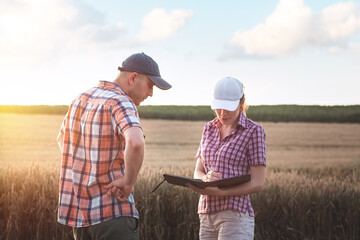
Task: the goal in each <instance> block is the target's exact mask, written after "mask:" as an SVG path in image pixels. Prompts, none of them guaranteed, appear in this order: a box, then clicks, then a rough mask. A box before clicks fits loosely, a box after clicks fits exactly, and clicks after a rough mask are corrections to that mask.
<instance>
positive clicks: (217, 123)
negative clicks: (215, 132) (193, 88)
mask: <svg viewBox="0 0 360 240" xmlns="http://www.w3.org/2000/svg"><path fill="white" fill-rule="evenodd" d="M246 120H247V117H246V116H245V114H244V113H243V112H242V111H241V112H240V117H239V121H238V122H237V126H240V127H243V128H247V127H248V124H247V121H246ZM210 124H211V125H212V126H214V127H217V128H220V127H221V122H220V120H219V119H218V118H215V119H214V120H212V121H211V122H210Z"/></svg>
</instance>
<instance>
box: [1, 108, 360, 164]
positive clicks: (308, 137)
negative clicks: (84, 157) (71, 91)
mask: <svg viewBox="0 0 360 240" xmlns="http://www.w3.org/2000/svg"><path fill="white" fill-rule="evenodd" d="M62 120H63V116H59V115H22V114H0V146H1V149H0V160H1V161H2V162H12V163H16V162H22V163H34V162H35V163H39V162H47V161H54V162H59V158H60V152H59V149H58V146H57V143H56V136H57V133H58V130H59V128H60V125H61V122H62ZM141 122H142V125H143V129H144V133H145V136H146V159H145V164H146V165H150V166H161V167H165V166H181V167H186V166H189V167H193V166H194V155H195V153H196V151H197V148H198V144H199V142H200V138H201V133H202V130H203V127H204V124H205V122H191V121H166V120H146V119H144V120H142V121H141ZM261 125H262V126H263V127H264V129H265V132H266V135H267V160H268V165H269V168H286V169H287V168H292V169H296V168H304V167H306V168H322V167H333V166H349V165H351V166H354V165H356V166H358V165H359V163H360V124H334V123H326V124H325V123H324V124H322V123H268V122H265V123H261Z"/></svg>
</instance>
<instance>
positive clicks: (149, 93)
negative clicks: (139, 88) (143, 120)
mask: <svg viewBox="0 0 360 240" xmlns="http://www.w3.org/2000/svg"><path fill="white" fill-rule="evenodd" d="M153 91H154V89H153V88H150V90H149V92H148V95H149V96H150V97H152V96H153Z"/></svg>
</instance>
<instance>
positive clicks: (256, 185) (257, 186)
mask: <svg viewBox="0 0 360 240" xmlns="http://www.w3.org/2000/svg"><path fill="white" fill-rule="evenodd" d="M263 187H264V184H261V183H257V184H255V186H254V192H255V193H258V192H261V191H262V190H263Z"/></svg>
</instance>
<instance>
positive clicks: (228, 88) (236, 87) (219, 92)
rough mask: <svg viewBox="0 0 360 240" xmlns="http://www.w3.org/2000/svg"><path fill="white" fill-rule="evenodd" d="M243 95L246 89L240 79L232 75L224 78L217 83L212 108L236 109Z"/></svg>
mask: <svg viewBox="0 0 360 240" xmlns="http://www.w3.org/2000/svg"><path fill="white" fill-rule="evenodd" d="M243 96H244V89H243V85H242V83H241V82H240V81H239V80H237V79H236V78H232V77H225V78H222V79H220V80H219V81H218V82H217V83H216V85H215V88H214V98H213V100H212V103H211V109H213V110H215V109H225V110H228V111H235V110H236V108H237V107H238V106H239V104H240V99H241V98H242V97H243Z"/></svg>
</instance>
